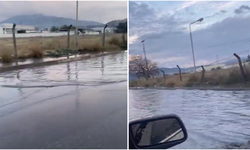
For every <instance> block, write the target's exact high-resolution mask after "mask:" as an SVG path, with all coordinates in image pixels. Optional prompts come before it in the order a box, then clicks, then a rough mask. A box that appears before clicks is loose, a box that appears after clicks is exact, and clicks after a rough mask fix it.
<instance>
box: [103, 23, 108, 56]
mask: <svg viewBox="0 0 250 150" xmlns="http://www.w3.org/2000/svg"><path fill="white" fill-rule="evenodd" d="M107 27H108V25H107V24H106V25H105V26H104V28H103V37H102V47H103V48H104V46H105V29H106V28H107ZM102 52H103V51H102Z"/></svg>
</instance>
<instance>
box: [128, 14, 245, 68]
mask: <svg viewBox="0 0 250 150" xmlns="http://www.w3.org/2000/svg"><path fill="white" fill-rule="evenodd" d="M249 20H250V17H232V18H227V19H224V20H223V21H222V22H218V23H216V24H214V25H212V26H211V27H208V28H205V29H201V30H197V31H194V32H193V43H194V51H195V58H196V60H197V62H200V63H199V65H200V64H201V63H205V62H206V63H207V62H213V61H215V60H216V55H218V56H219V57H220V58H224V57H227V56H229V55H232V54H233V53H234V52H238V51H242V50H244V49H247V48H249V40H250V33H249V32H247V30H248V28H249V26H250V22H249ZM141 38H145V39H147V40H146V41H145V45H146V51H147V54H148V57H149V58H151V59H154V60H155V61H158V59H159V60H161V61H162V57H164V59H166V60H167V59H170V60H171V58H176V57H177V58H179V57H183V56H185V58H186V59H183V60H178V61H176V62H175V64H176V63H178V64H179V65H182V66H183V65H185V64H187V63H189V64H192V53H191V44H190V37H189V34H188V33H186V32H179V33H178V34H176V33H171V32H162V33H150V34H146V35H143V36H142V37H141ZM131 47H134V49H136V47H138V48H139V47H140V46H139V45H137V43H135V44H132V45H131ZM134 49H133V48H132V50H131V51H130V53H137V54H140V53H141V51H136V50H135V51H133V50H134ZM140 49H141V48H140ZM155 53H158V54H159V55H158V56H156V55H155ZM161 64H162V65H164V66H168V65H173V63H172V62H171V63H169V62H167V61H166V62H165V63H163V62H162V63H161ZM203 65H205V64H203Z"/></svg>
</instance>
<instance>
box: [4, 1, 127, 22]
mask: <svg viewBox="0 0 250 150" xmlns="http://www.w3.org/2000/svg"><path fill="white" fill-rule="evenodd" d="M78 4H79V5H78V9H79V20H90V21H97V22H101V23H107V22H109V21H112V20H117V19H125V18H127V2H126V1H116V2H114V1H106V2H104V1H99V2H98V1H94V2H92V1H79V2H78ZM0 8H1V9H0V21H3V20H5V19H8V18H10V17H12V16H15V15H25V14H43V15H51V16H57V17H66V18H72V19H75V14H76V2H75V1H61V2H60V1H0Z"/></svg>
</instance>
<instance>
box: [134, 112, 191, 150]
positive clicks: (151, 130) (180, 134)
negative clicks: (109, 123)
mask: <svg viewBox="0 0 250 150" xmlns="http://www.w3.org/2000/svg"><path fill="white" fill-rule="evenodd" d="M187 137H188V134H187V130H186V128H185V126H184V124H183V122H182V121H181V119H180V117H179V116H177V115H165V116H159V117H152V118H146V119H140V120H136V121H132V122H130V123H129V138H130V142H132V143H130V144H132V145H134V147H135V148H137V149H167V148H170V147H173V146H175V145H178V144H180V143H183V142H184V141H186V139H187Z"/></svg>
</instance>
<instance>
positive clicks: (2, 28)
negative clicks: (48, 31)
mask: <svg viewBox="0 0 250 150" xmlns="http://www.w3.org/2000/svg"><path fill="white" fill-rule="evenodd" d="M12 27H13V24H11V23H4V24H0V34H12ZM15 31H16V33H37V32H39V31H38V30H37V29H36V28H35V27H34V26H27V25H16V28H15Z"/></svg>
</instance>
